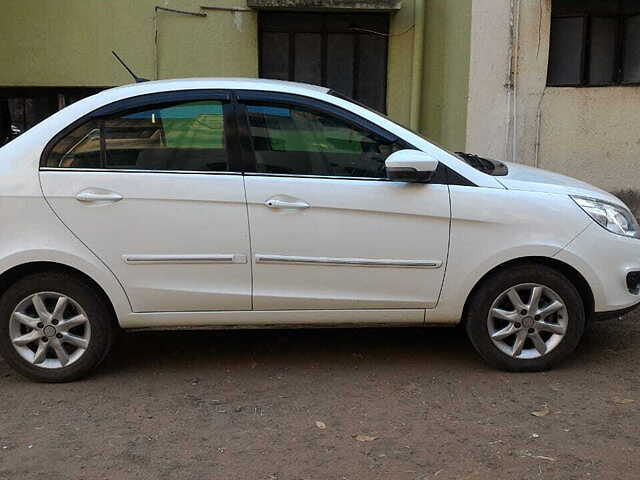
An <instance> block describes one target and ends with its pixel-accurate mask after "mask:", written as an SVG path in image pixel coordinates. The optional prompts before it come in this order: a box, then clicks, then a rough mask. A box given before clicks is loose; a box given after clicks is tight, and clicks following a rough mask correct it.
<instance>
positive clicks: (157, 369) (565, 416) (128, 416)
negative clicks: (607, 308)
mask: <svg viewBox="0 0 640 480" xmlns="http://www.w3.org/2000/svg"><path fill="white" fill-rule="evenodd" d="M638 352H640V315H638V314H635V315H631V316H628V317H626V318H625V319H624V320H622V321H609V322H604V323H597V324H594V325H592V327H591V329H590V330H589V331H588V332H587V334H586V337H585V339H584V341H583V343H582V346H581V347H580V348H579V350H578V351H577V352H576V354H575V355H574V356H573V358H572V359H571V360H570V361H569V362H567V363H565V364H564V365H562V366H561V367H560V368H558V369H556V370H554V371H552V372H547V373H537V374H507V373H503V372H498V371H494V370H491V369H490V368H488V367H485V365H484V364H483V363H482V362H481V361H480V359H479V358H478V357H477V356H476V354H475V352H474V351H473V349H472V347H471V345H470V344H469V342H468V341H467V339H466V338H465V336H464V334H463V332H462V331H460V330H458V329H443V328H438V329H413V328H412V329H392V330H391V329H375V330H364V329H359V330H354V329H349V330H288V331H231V332H216V331H213V332H212V331H208V332H199V333H198V332H196V333H193V332H189V333H187V332H182V333H138V334H129V335H126V336H125V337H124V338H123V340H122V342H121V343H120V344H119V346H118V348H117V350H116V351H115V352H114V354H113V355H112V357H111V358H110V359H109V361H108V362H107V364H106V365H105V366H104V367H103V368H102V369H101V370H100V371H99V372H97V373H96V374H95V375H94V376H92V377H91V378H89V379H87V380H85V381H81V382H77V383H73V384H67V385H44V384H35V383H30V382H28V381H26V380H23V379H22V378H21V377H19V376H17V375H16V374H14V373H12V372H11V371H10V370H9V368H8V366H7V365H6V363H4V362H0V479H5V478H6V479H40V478H42V479H47V480H56V479H69V478H74V479H76V478H87V479H103V478H104V479H121V478H137V479H199V480H200V479H224V480H230V479H243V480H246V479H265V480H284V479H292V480H294V479H322V480H325V479H335V480H344V479H348V480H354V479H372V478H382V479H394V480H395V479H399V480H404V479H412V480H413V479H435V478H437V479H439V480H442V479H451V478H460V479H462V478H469V479H499V478H500V479H501V478H505V479H507V478H508V479H563V480H567V479H589V478H593V479H596V478H615V479H626V478H629V479H631V478H634V479H635V478H639V477H640V374H639V373H638V360H640V356H639V355H638ZM533 412H536V413H537V415H538V416H536V415H534V414H533Z"/></svg>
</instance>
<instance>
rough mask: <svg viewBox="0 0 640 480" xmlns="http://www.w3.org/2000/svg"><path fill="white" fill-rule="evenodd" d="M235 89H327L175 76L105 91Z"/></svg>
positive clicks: (315, 91) (305, 91)
mask: <svg viewBox="0 0 640 480" xmlns="http://www.w3.org/2000/svg"><path fill="white" fill-rule="evenodd" d="M219 88H220V89H236V90H266V91H277V92H291V93H299V94H307V95H309V94H319V93H327V92H328V91H329V89H328V88H326V87H320V86H318V85H311V84H308V83H300V82H287V81H284V80H271V79H265V78H242V77H209V78H176V79H166V80H151V81H145V82H140V83H131V84H128V85H123V86H121V87H115V88H113V89H109V90H107V91H111V92H114V93H115V92H117V93H119V94H121V93H124V92H125V91H126V94H127V96H129V95H131V96H134V95H141V94H146V93H154V92H164V91H170V90H182V89H185V90H186V89H189V90H191V89H219Z"/></svg>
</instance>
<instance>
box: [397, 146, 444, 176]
mask: <svg viewBox="0 0 640 480" xmlns="http://www.w3.org/2000/svg"><path fill="white" fill-rule="evenodd" d="M385 166H386V168H387V178H388V179H389V180H396V181H401V182H416V183H427V182H429V181H430V180H431V178H432V177H433V175H434V174H435V172H436V169H437V168H438V160H436V159H434V158H433V157H432V156H431V155H429V154H428V153H425V152H421V151H420V150H399V151H397V152H394V153H392V154H391V155H389V156H388V157H387V160H386V161H385Z"/></svg>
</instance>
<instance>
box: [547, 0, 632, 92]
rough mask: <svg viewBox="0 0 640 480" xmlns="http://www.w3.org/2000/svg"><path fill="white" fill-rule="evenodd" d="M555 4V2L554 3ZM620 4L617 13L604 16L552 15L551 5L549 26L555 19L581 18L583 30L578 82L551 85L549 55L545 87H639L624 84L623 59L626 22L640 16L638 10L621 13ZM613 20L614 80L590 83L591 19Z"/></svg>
mask: <svg viewBox="0 0 640 480" xmlns="http://www.w3.org/2000/svg"><path fill="white" fill-rule="evenodd" d="M554 3H555V1H554ZM620 5H621V4H620V2H618V7H617V8H618V12H617V13H615V14H605V13H591V12H584V11H583V12H579V11H576V12H575V13H568V12H564V11H563V12H562V13H554V12H553V8H554V6H553V5H552V11H551V20H550V22H551V24H552V23H553V20H554V19H556V18H582V19H583V21H584V22H585V23H584V30H583V34H582V42H581V43H582V55H581V58H580V81H579V82H578V83H553V82H552V80H551V78H550V74H551V68H550V67H551V55H549V61H548V65H547V81H546V85H547V87H554V88H563V87H570V88H576V87H577V88H590V87H594V88H599V87H634V86H640V81H636V82H625V81H624V58H625V53H626V48H627V46H626V42H625V35H626V21H627V19H628V18H631V17H637V16H640V9H639V11H638V12H637V13H623V12H622V8H621V6H620ZM594 17H596V18H614V19H616V20H617V22H616V23H617V25H616V38H615V50H614V52H613V56H614V58H613V59H612V61H613V72H614V79H613V81H612V82H609V83H602V82H599V83H591V82H590V81H589V70H590V66H591V58H590V53H591V43H592V37H591V34H592V28H593V18H594ZM551 48H552V45H551V41H549V51H551Z"/></svg>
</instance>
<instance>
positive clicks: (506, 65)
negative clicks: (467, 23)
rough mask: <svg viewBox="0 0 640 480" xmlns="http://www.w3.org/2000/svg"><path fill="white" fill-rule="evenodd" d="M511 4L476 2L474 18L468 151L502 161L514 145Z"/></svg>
mask: <svg viewBox="0 0 640 480" xmlns="http://www.w3.org/2000/svg"><path fill="white" fill-rule="evenodd" d="M511 1H512V0H492V1H490V2H487V1H482V0H480V1H474V2H473V6H472V16H471V18H472V20H471V39H470V42H471V51H470V67H469V101H468V104H467V109H468V111H467V131H466V149H467V151H469V152H474V153H477V154H479V155H484V156H487V157H489V158H496V159H501V160H506V159H508V158H509V152H508V148H509V145H510V142H509V125H510V121H509V118H510V111H511V109H510V102H511V100H512V97H511V93H512V87H511V85H510V83H511V78H510V66H511V65H510V59H511V53H512V52H511V48H510V45H511V36H512V32H511Z"/></svg>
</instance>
